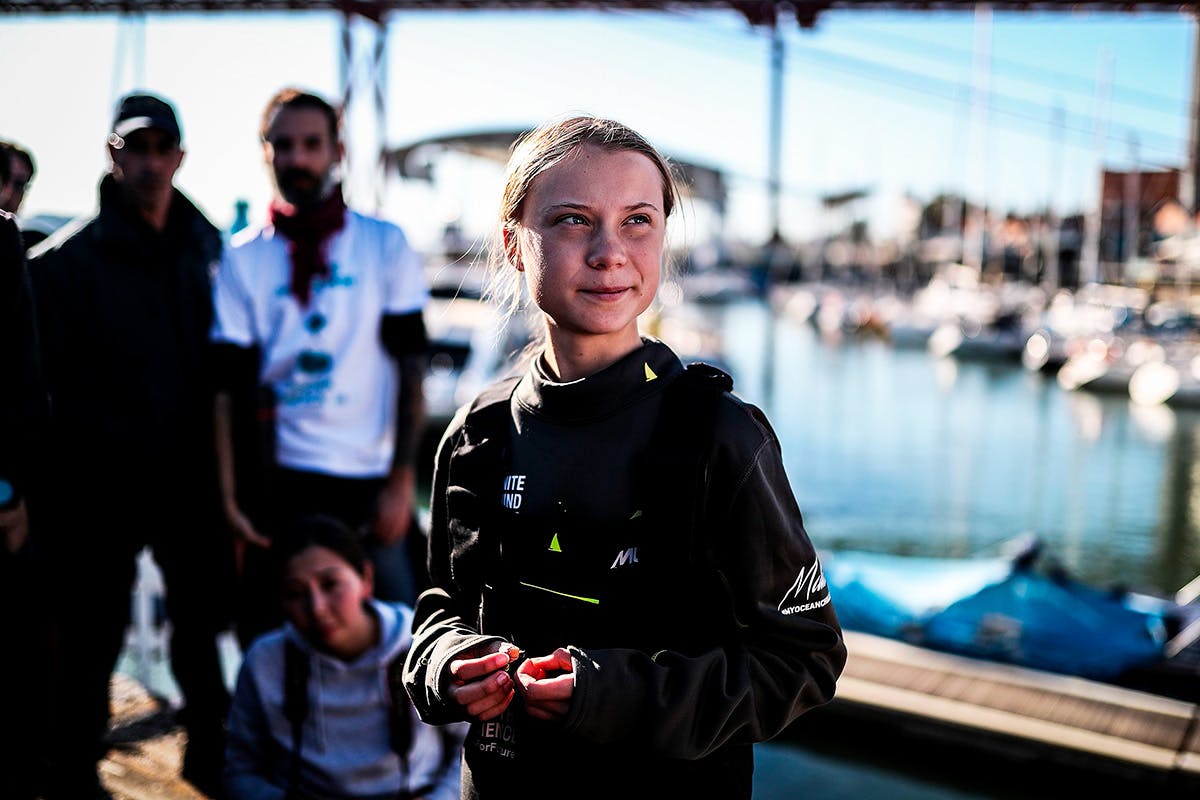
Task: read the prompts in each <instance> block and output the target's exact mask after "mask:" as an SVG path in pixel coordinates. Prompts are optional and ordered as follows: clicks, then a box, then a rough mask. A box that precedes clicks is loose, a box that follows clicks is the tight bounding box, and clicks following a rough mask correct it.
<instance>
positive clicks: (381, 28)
mask: <svg viewBox="0 0 1200 800" xmlns="http://www.w3.org/2000/svg"><path fill="white" fill-rule="evenodd" d="M981 8H982V9H988V10H990V11H1000V12H1005V11H1009V12H1035V11H1036V12H1063V13H1079V12H1093V11H1094V12H1113V13H1124V14H1131V13H1138V12H1159V13H1163V12H1179V13H1188V14H1192V15H1194V16H1197V17H1198V18H1200V0H1193V1H1192V2H1164V1H1162V0H1145V1H1143V2H1116V1H1115V0H1108V1H1102V0H1092V2H1065V1H1064V0H1024V1H1019V0H994V1H993V2H977V0H690V1H689V0H0V14H26V15H29V14H41V15H45V14H65V13H69V14H86V13H95V14H116V15H125V16H138V15H144V14H147V13H177V12H178V13H220V12H225V13H250V12H258V11H264V12H270V11H273V12H281V11H296V12H305V11H307V12H327V13H329V12H332V13H339V14H341V15H342V19H343V22H342V48H341V62H340V67H341V70H340V71H341V80H342V105H343V108H348V106H349V103H350V101H351V100H353V99H354V98H356V97H358V96H360V95H362V94H364V92H365V93H367V94H369V96H370V97H371V98H372V100H373V110H374V115H375V137H376V142H377V144H378V148H377V152H376V154H375V156H376V159H377V167H378V169H381V170H382V169H384V168H385V164H386V163H387V159H388V150H387V148H388V142H387V131H386V124H387V123H386V120H387V114H386V99H385V98H386V92H385V83H384V82H385V80H386V69H385V66H386V54H387V24H388V17H389V16H390V15H391V14H393V13H395V12H401V11H404V12H416V11H462V12H468V11H484V10H501V11H502V10H508V11H578V10H591V11H630V10H637V11H659V12H665V13H688V12H696V11H731V12H735V13H737V14H740V15H741V16H742V17H743V18H745V20H746V21H747V22H748V23H749V24H750V25H752V26H754V27H762V28H767V29H770V32H771V36H772V47H771V63H770V71H771V74H770V80H771V85H770V98H771V108H770V130H769V136H770V139H769V141H768V143H767V144H768V157H769V167H768V169H769V175H768V177H767V183H768V187H769V195H770V197H769V200H770V208H771V211H770V213H771V218H772V239H776V238H778V237H779V222H778V218H779V198H778V196H779V192H780V178H779V174H780V169H781V168H780V164H781V161H782V136H781V132H780V130H779V126H780V125H781V119H782V109H781V104H782V72H783V61H784V48H783V43H782V38H781V35H780V27H781V25H783V24H785V23H786V22H787V20H789V19H794V20H795V22H796V24H797V25H798V26H800V27H801V28H812V27H815V25H816V24H817V20H818V18H819V17H820V15H821V14H823V13H825V12H828V11H839V12H850V11H886V10H891V11H914V12H920V11H942V12H945V11H960V12H964V13H966V12H975V11H978V10H979V9H981ZM356 18H361V19H365V20H368V21H370V22H371V23H372V26H371V27H372V33H371V36H372V39H371V42H370V43H369V44H368V45H367V46H366V47H367V58H368V59H369V60H368V62H367V74H366V75H365V76H363V75H360V74H359V73H358V72H356V71H355V67H356V66H358V63H357V62H356V54H357V53H358V51H357V48H358V45H357V44H356V40H355V38H354V36H353V35H352V30H351V28H352V23H353V22H354V20H355V19H356ZM1197 47H1198V48H1200V41H1198V42H1197ZM1196 69H1197V70H1198V71H1200V64H1198V65H1197V67H1196ZM360 78H361V79H364V80H367V81H369V83H370V85H369V86H367V87H359V85H358V80H359V79H360ZM1192 86H1193V89H1192V92H1193V100H1192V109H1193V113H1192V124H1191V126H1190V136H1191V142H1190V145H1189V154H1188V162H1189V163H1188V170H1187V172H1188V175H1187V178H1186V180H1185V181H1184V187H1183V194H1184V195H1185V196H1186V200H1187V201H1188V202H1187V205H1189V206H1192V207H1194V206H1195V205H1196V204H1197V201H1200V168H1198V165H1200V156H1198V153H1197V151H1198V150H1200V113H1197V111H1196V109H1197V103H1200V73H1198V75H1194V76H1193V78H1192ZM381 184H382V182H381V181H375V197H374V201H375V206H376V208H378V207H379V205H380V204H381V202H382V196H381V188H380V187H381Z"/></svg>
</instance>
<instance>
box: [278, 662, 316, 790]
mask: <svg viewBox="0 0 1200 800" xmlns="http://www.w3.org/2000/svg"><path fill="white" fill-rule="evenodd" d="M310 670H311V667H310V665H309V663H308V653H305V652H304V651H303V650H302V649H300V645H298V644H296V643H295V642H293V641H292V640H291V639H288V640H287V641H286V643H285V647H284V656H283V716H284V718H285V719H287V721H288V722H290V723H291V724H292V763H291V766H290V767H289V769H288V785H287V793H288V795H289V796H290V795H291V794H292V793H293V792H294V791H296V789H297V787H299V785H300V748H301V744H302V743H303V741H304V720H305V719H306V718H307V717H308V676H309V672H310Z"/></svg>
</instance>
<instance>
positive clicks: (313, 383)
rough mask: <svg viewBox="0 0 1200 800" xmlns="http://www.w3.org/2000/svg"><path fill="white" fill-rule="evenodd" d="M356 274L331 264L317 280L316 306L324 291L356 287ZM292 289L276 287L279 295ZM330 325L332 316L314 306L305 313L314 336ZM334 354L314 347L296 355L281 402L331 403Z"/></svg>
mask: <svg viewBox="0 0 1200 800" xmlns="http://www.w3.org/2000/svg"><path fill="white" fill-rule="evenodd" d="M354 283H355V277H354V276H353V275H346V274H343V273H342V271H341V268H340V267H339V266H338V265H337V264H336V263H333V264H330V265H329V275H328V276H326V277H321V276H318V277H316V278H314V279H313V282H312V292H313V306H316V305H317V301H318V298H319V297H320V296H321V293H322V292H325V291H327V290H331V289H349V288H351V287H353V286H354ZM290 291H291V290H290V288H289V287H288V286H287V285H286V284H285V285H283V286H281V287H280V288H279V289H276V292H275V293H276V294H277V295H279V294H281V293H282V294H283V295H287V294H288V293H289V292H290ZM328 324H329V319H328V317H327V316H326V315H325V314H324V313H323V312H321V311H320V310H318V309H316V308H311V309H310V310H309V311H308V312H307V313H306V314H305V316H304V328H305V330H307V331H308V332H309V333H310V334H312V335H313V337H316V336H317V335H318V334H320V333H321V331H323V330H325V328H326V327H327V325H328ZM333 366H334V357H333V354H332V353H330V352H327V351H326V350H323V349H321V348H320V347H319V346H314V347H310V348H306V349H304V350H301V351H300V353H299V354H298V355H297V356H296V364H295V367H294V368H293V370H292V374H291V375H290V376H288V379H287V380H286V381H284V382H283V384H282V385H281V386H279V387H278V396H279V399H278V402H279V404H280V405H284V406H291V407H296V406H321V405H325V404H326V403H328V402H329V399H330V398H329V392H330V389H332V387H333V379H332V377H331V376H332V374H333Z"/></svg>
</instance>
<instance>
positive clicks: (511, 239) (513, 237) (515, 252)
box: [503, 227, 525, 272]
mask: <svg viewBox="0 0 1200 800" xmlns="http://www.w3.org/2000/svg"><path fill="white" fill-rule="evenodd" d="M503 233H504V255H505V256H507V257H508V263H510V264H512V265H513V266H514V267H516V268H517V272H524V271H525V265H524V264H522V263H521V244H520V242H518V241H517V229H516V228H507V227H506V228H505V229H504V232H503Z"/></svg>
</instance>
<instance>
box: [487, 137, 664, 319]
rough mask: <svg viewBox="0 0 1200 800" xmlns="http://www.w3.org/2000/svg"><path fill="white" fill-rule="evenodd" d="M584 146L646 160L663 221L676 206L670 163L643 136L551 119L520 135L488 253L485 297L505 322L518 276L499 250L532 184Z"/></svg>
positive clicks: (517, 305) (517, 303) (515, 307)
mask: <svg viewBox="0 0 1200 800" xmlns="http://www.w3.org/2000/svg"><path fill="white" fill-rule="evenodd" d="M585 144H587V145H592V146H595V147H599V148H600V149H602V150H607V151H608V152H612V153H617V152H623V151H632V152H635V153H641V154H642V155H644V156H645V157H646V158H648V159H650V161H651V162H652V163H653V164H654V166H655V167H656V168H657V169H658V172H659V174H660V175H661V176H662V189H663V217H664V218H665V217H670V215H671V212H672V211H673V210H674V209H675V206H676V204H677V203H678V201H679V181H678V178H677V177H676V174H675V169H674V167H673V166H672V164H671V162H670V161H669V160H668V159H667V158H666V157H665V156H663V155H662V154H661V153H660V152H658V150H657V149H656V148H655V147H654V145H652V144H650V142H648V141H646V139H645V137H643V136H642V135H641V134H640V133H638V132H637V131H635V130H633V129H632V128H630V127H628V126H627V125H623V124H621V123H620V122H616V121H615V120H611V119H603V118H601V117H593V116H588V115H581V116H572V117H567V118H565V119H560V120H551V121H549V122H545V123H543V124H542V125H540V126H538V127H537V128H535V129H533V130H532V131H529V132H527V133H525V134H523V135H522V136H521V137H520V138H518V139H517V141H516V142H515V143H514V144H513V150H512V155H511V156H510V157H509V159H508V166H507V167H506V169H505V174H504V193H503V194H502V195H501V198H500V213H499V215H498V219H497V221H496V229H495V231H494V233H493V235H492V245H491V248H490V249H489V251H488V268H489V271H490V273H491V274H490V276H489V280H488V286H487V296H488V297H489V299H491V300H493V301H495V302H496V303H497V304H498V305H499V306H500V308H501V311H502V312H503V314H504V316H505V318H510V317H512V316H513V315H514V314H516V313H517V312H519V311H520V310H521V305H522V292H521V288H522V284H521V274H520V273H519V272H518V271H517V270H516V269H515V265H514V264H513V263H512V261H511V259H510V258H509V254H508V250H507V248H506V247H505V245H504V236H505V232H506V231H507V232H509V233H510V235H511V234H515V233H516V230H517V228H518V226H520V224H521V214H522V212H523V210H524V205H525V198H526V196H528V194H529V187H530V186H532V185H533V181H534V179H535V178H537V177H538V176H539V175H541V174H542V173H543V172H545V171H546V170H548V169H550V168H551V167H554V166H555V165H557V164H559V163H561V162H562V161H563V160H564V159H566V158H567V157H569V156H570V155H572V154H573V153H575V152H576V151H577V150H578V149H579V148H580V147H582V146H583V145H585ZM664 266H665V265H664Z"/></svg>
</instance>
